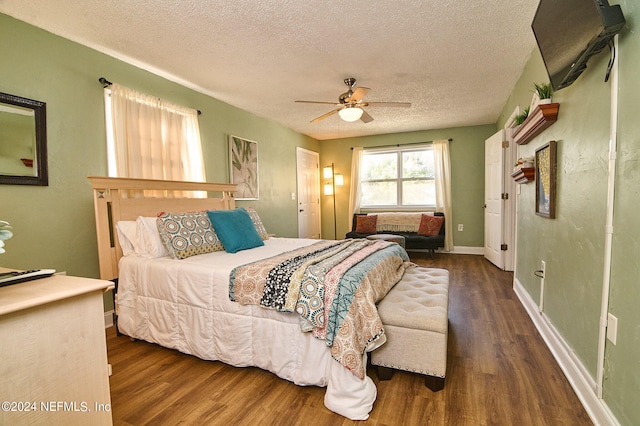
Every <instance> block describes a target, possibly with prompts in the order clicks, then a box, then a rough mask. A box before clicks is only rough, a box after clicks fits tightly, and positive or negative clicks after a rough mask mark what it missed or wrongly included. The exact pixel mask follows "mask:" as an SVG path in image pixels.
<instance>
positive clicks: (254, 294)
mask: <svg viewBox="0 0 640 426" xmlns="http://www.w3.org/2000/svg"><path fill="white" fill-rule="evenodd" d="M410 265H412V264H411V262H409V257H408V256H407V252H406V251H404V249H403V248H402V247H400V246H399V245H397V244H394V243H390V242H386V241H370V240H364V239H353V240H345V241H320V242H317V243H315V244H312V245H310V246H307V247H302V248H299V249H296V250H292V251H289V252H286V253H283V254H280V255H277V256H273V257H270V258H268V259H264V260H260V261H257V262H253V263H249V264H246V265H242V266H239V267H237V268H235V269H234V270H233V271H231V275H230V280H229V298H230V299H231V300H232V301H235V302H238V303H240V304H243V305H259V306H263V307H265V308H271V309H276V310H278V311H280V312H290V313H294V312H295V313H297V314H298V315H300V318H301V327H302V330H303V331H309V332H312V333H313V335H314V336H315V337H317V338H319V339H324V340H325V341H326V344H327V346H329V347H331V356H332V357H333V358H334V359H336V360H337V361H338V362H340V363H341V364H342V365H344V366H345V367H346V368H347V369H348V370H349V371H351V372H352V373H353V374H355V375H356V376H357V377H359V378H361V379H363V378H364V376H365V365H363V362H362V354H363V353H364V351H365V350H366V348H367V346H368V344H369V343H371V342H373V341H374V340H376V339H377V338H378V337H380V336H381V335H382V333H383V332H384V330H383V328H382V321H381V320H380V317H379V316H378V311H377V308H376V303H377V302H378V301H379V300H381V299H382V298H383V297H384V296H385V295H386V294H387V292H389V290H391V288H392V287H393V286H394V285H395V284H396V283H397V282H398V281H399V280H400V278H402V275H403V274H404V271H405V269H406V268H407V267H409V266H410Z"/></svg>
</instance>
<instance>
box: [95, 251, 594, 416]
mask: <svg viewBox="0 0 640 426" xmlns="http://www.w3.org/2000/svg"><path fill="white" fill-rule="evenodd" d="M412 260H413V261H414V262H416V263H418V264H419V265H421V266H427V267H437V268H445V269H448V270H449V271H450V287H449V343H448V361H447V378H446V383H445V388H444V389H443V390H442V391H440V392H436V393H434V392H431V391H430V390H429V389H428V388H426V387H425V386H424V379H423V378H422V377H420V376H418V375H414V374H410V373H405V372H396V373H395V374H394V376H393V378H392V379H391V380H390V381H378V378H377V376H376V372H375V370H370V371H369V375H370V376H371V377H372V379H373V380H374V382H375V383H376V385H377V388H378V398H377V400H376V402H375V405H374V408H373V411H372V412H371V414H370V417H369V420H367V421H364V422H354V421H350V420H348V419H345V418H344V417H341V416H339V415H337V414H334V413H332V412H331V411H329V410H327V409H326V408H325V407H324V404H323V397H324V388H318V387H300V386H296V385H294V384H292V383H289V382H287V381H285V380H282V379H279V378H278V377H276V376H275V375H273V374H271V373H268V372H265V371H262V370H259V369H257V368H234V367H230V366H228V365H225V364H222V363H220V362H212V361H203V360H200V359H198V358H195V357H193V356H189V355H185V354H182V353H179V352H177V351H174V350H170V349H165V348H162V347H159V346H157V345H153V344H150V343H146V342H140V341H131V340H130V339H129V338H128V337H126V336H116V333H115V329H114V328H113V327H112V328H110V329H108V330H107V347H108V356H109V362H110V363H111V364H112V366H113V375H112V376H111V379H110V382H111V406H112V412H113V422H114V424H115V425H145V424H153V425H176V424H185V425H186V424H197V425H228V426H231V425H234V426H235V425H307V424H313V425H352V424H357V423H362V424H366V425H456V426H457V425H474V426H476V425H554V426H555V425H590V424H592V422H591V421H590V419H589V417H588V415H587V413H586V412H585V410H584V408H583V407H582V405H581V404H580V402H579V400H578V398H577V397H576V395H575V393H574V392H573V390H572V388H571V386H570V385H569V383H568V381H567V380H566V378H565V376H564V375H563V373H562V371H561V370H560V368H559V367H558V365H557V364H556V362H555V361H554V359H553V357H552V355H551V353H550V352H549V350H548V349H547V347H546V346H545V344H544V342H543V340H542V338H541V337H540V335H539V334H538V332H537V330H536V329H535V327H534V326H533V324H532V322H531V320H530V319H529V317H528V316H527V314H526V312H525V310H524V308H523V307H522V306H521V304H520V302H519V301H518V299H517V297H516V295H515V293H514V292H513V289H512V280H513V274H512V273H509V272H504V271H501V270H499V269H498V268H496V267H495V266H493V265H492V264H491V263H489V262H488V261H486V260H485V259H484V258H483V257H482V256H473V255H453V254H437V255H436V256H435V259H430V258H429V257H428V256H424V257H423V256H422V255H420V254H418V255H415V256H412Z"/></svg>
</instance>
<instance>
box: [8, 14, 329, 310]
mask: <svg viewBox="0 0 640 426" xmlns="http://www.w3.org/2000/svg"><path fill="white" fill-rule="evenodd" d="M0 57H2V61H0V92H5V93H10V94H13V95H17V96H21V97H25V98H29V99H35V100H39V101H43V102H46V103H47V137H48V151H49V186H46V187H31V186H21V185H0V219H2V220H6V221H8V222H10V223H11V225H12V226H13V232H14V237H13V238H12V239H10V240H8V241H6V247H5V249H6V251H7V252H6V253H5V254H3V255H1V257H0V265H2V266H6V267H13V268H20V269H28V268H54V269H56V270H58V271H67V273H68V274H70V275H78V276H86V277H98V276H99V272H98V257H97V248H96V236H95V226H94V217H93V200H92V192H91V187H90V184H89V181H88V180H87V178H86V177H87V176H104V175H106V173H107V160H106V150H105V126H104V106H103V90H102V86H101V85H100V84H99V83H98V78H99V77H106V78H107V79H108V80H110V81H114V82H118V83H120V84H122V85H125V86H128V87H131V88H133V89H135V90H139V91H141V92H145V93H149V94H153V95H155V96H158V97H160V98H164V99H167V100H169V101H172V102H175V103H177V104H181V105H185V106H189V107H192V108H196V109H199V110H201V111H202V115H201V116H200V133H201V139H202V145H203V147H202V148H203V153H204V159H205V168H206V173H207V180H208V181H210V182H228V175H229V172H228V135H229V134H233V135H237V136H241V137H244V138H247V139H251V140H255V141H257V142H258V155H259V180H260V200H259V201H252V202H249V201H241V202H238V205H240V206H243V205H244V206H248V205H251V206H255V208H256V210H257V211H258V212H259V213H260V216H261V217H262V219H263V221H264V223H265V226H266V228H267V230H268V231H269V232H271V233H275V234H278V235H280V236H288V237H295V236H297V226H296V225H295V224H296V223H297V209H296V207H297V206H296V201H295V200H291V192H296V173H295V164H296V147H298V146H300V147H304V148H306V149H310V150H314V151H319V144H318V142H317V141H316V140H314V139H311V138H309V137H306V136H303V135H300V134H298V133H296V132H294V131H292V130H289V129H287V128H285V127H283V126H281V125H278V124H276V123H274V122H271V121H269V120H266V119H263V118H260V117H257V116H255V115H253V114H250V113H248V112H246V111H243V110H240V109H238V108H234V107H232V106H229V105H227V104H225V103H223V102H220V101H218V100H216V99H213V98H211V97H209V96H206V95H203V94H201V93H198V92H196V91H193V90H190V89H187V88H185V87H184V86H181V85H179V84H176V83H173V82H170V81H168V80H166V79H163V78H161V77H158V76H157V75H154V74H151V73H149V72H146V71H143V70H141V69H139V68H136V67H134V66H132V65H129V64H126V63H124V62H122V61H119V60H116V59H114V58H113V57H110V56H107V55H105V54H102V53H99V52H97V51H95V50H92V49H89V48H87V47H84V46H81V45H79V44H77V43H74V42H71V41H69V40H66V39H63V38H60V37H57V36H55V35H52V34H50V33H48V32H45V31H43V30H41V29H38V28H35V27H33V26H30V25H27V24H25V23H23V22H20V21H17V20H15V19H13V18H11V17H9V16H6V15H2V14H0ZM292 224H294V225H293V226H292ZM107 303H108V302H107ZM107 306H109V304H107Z"/></svg>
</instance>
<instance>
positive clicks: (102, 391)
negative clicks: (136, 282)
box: [0, 268, 113, 425]
mask: <svg viewBox="0 0 640 426" xmlns="http://www.w3.org/2000/svg"><path fill="white" fill-rule="evenodd" d="M0 271H2V268H0ZM112 287H113V283H112V282H110V281H102V280H96V279H89V278H79V277H70V276H58V275H54V276H52V277H49V278H42V279H38V280H34V281H29V282H25V283H20V284H14V285H11V286H6V287H0V403H2V409H1V410H0V424H3V425H5V424H6V425H9V424H15V425H17V424H65V425H110V424H112V421H111V397H110V394H109V366H108V364H107V346H106V337H105V323H104V308H103V302H102V294H103V293H104V292H105V291H106V290H108V289H110V288H112Z"/></svg>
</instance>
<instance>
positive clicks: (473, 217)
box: [320, 125, 496, 248]
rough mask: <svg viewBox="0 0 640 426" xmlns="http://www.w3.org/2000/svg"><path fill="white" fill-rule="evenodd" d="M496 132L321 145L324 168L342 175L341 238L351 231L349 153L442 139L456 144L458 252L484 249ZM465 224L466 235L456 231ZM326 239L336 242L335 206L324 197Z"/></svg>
mask: <svg viewBox="0 0 640 426" xmlns="http://www.w3.org/2000/svg"><path fill="white" fill-rule="evenodd" d="M495 132H496V126H495V125H485V126H470V127H457V128H451V129H439V130H424V131H418V132H407V133H395V134H388V135H376V136H363V137H358V138H347V139H334V140H326V141H322V142H321V150H320V158H321V165H323V166H324V165H328V164H331V163H334V164H335V169H336V172H338V173H342V174H344V177H345V186H343V187H339V188H337V190H336V210H337V214H336V217H337V234H338V235H337V237H338V239H340V238H344V236H345V234H346V233H347V232H349V231H350V230H351V218H350V217H349V188H350V182H351V179H350V175H351V153H352V151H351V148H352V147H357V146H361V147H375V146H383V145H396V144H400V145H402V144H409V143H416V142H426V141H433V140H439V139H449V138H451V139H453V141H452V142H451V143H450V144H449V150H450V154H451V192H452V198H453V200H452V210H453V218H446V220H452V224H453V228H454V229H453V243H454V246H456V247H472V248H478V247H483V246H484V210H483V209H482V205H483V204H484V141H485V139H487V138H488V137H489V136H491V135H492V134H494V133H495ZM458 224H463V225H464V231H458V230H457V229H458V228H457V225H458ZM322 236H323V238H333V200H332V198H331V197H330V196H325V195H323V196H322Z"/></svg>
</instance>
